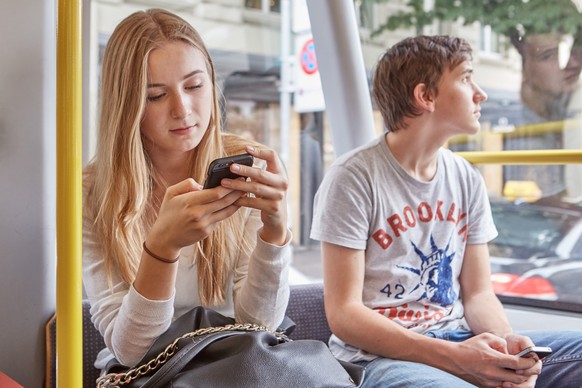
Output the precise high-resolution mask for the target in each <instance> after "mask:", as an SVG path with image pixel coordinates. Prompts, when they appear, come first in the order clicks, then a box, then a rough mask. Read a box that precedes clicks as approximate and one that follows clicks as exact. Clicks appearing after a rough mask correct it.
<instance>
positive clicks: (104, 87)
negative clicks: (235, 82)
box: [84, 9, 251, 304]
mask: <svg viewBox="0 0 582 388" xmlns="http://www.w3.org/2000/svg"><path fill="white" fill-rule="evenodd" d="M170 41H181V42H185V43H187V44H190V45H192V46H193V47H195V48H197V49H198V50H200V52H201V53H202V54H203V55H204V57H205V60H206V66H207V70H208V74H209V76H210V79H211V81H212V86H213V104H212V112H211V117H210V123H209V127H208V129H207V130H206V132H205V134H204V136H203V138H202V140H201V141H200V144H199V145H198V146H197V147H196V150H195V151H192V152H191V158H190V174H191V177H192V178H194V179H195V180H196V181H197V182H202V181H203V179H204V174H205V169H206V166H207V165H208V164H209V163H210V161H212V160H213V159H215V158H218V157H221V156H225V155H231V154H235V153H239V152H244V151H243V150H244V146H245V145H246V144H249V142H248V141H246V140H244V141H243V139H241V138H239V137H236V136H233V135H223V134H221V125H220V118H221V116H220V109H219V103H218V97H217V93H218V92H217V86H216V78H215V72H214V65H213V63H212V59H211V58H210V55H209V53H208V50H207V49H206V47H205V45H204V42H203V41H202V38H201V37H200V35H199V34H198V32H197V31H196V30H195V29H194V28H193V27H192V26H191V25H190V24H189V23H188V22H186V21H185V20H183V19H182V18H180V17H178V16H177V15H174V14H172V13H170V12H167V11H164V10H160V9H151V10H147V11H139V12H136V13H134V14H132V15H130V16H128V17H127V18H126V19H124V20H123V21H122V22H121V23H120V24H119V25H118V26H117V27H116V28H115V30H114V31H113V34H112V35H111V37H110V39H109V41H108V43H107V47H106V49H105V53H104V57H103V67H102V80H101V96H100V106H99V117H100V121H99V137H98V144H97V150H96V155H95V158H94V159H93V160H92V161H91V163H90V164H89V166H88V167H87V168H86V170H85V175H84V178H85V179H88V181H89V182H91V183H90V185H89V187H88V188H87V192H86V196H85V198H86V203H85V207H84V209H85V211H86V212H88V214H87V215H88V216H89V217H90V218H91V219H92V220H94V224H93V226H94V228H95V232H96V235H97V238H98V241H99V243H100V245H101V247H102V254H103V257H104V260H105V265H106V268H107V271H108V277H109V279H111V278H112V276H111V275H112V273H113V272H114V271H117V272H118V273H119V275H120V276H121V278H122V279H123V280H124V281H125V282H127V283H128V284H131V282H133V280H134V278H135V275H136V272H137V268H138V265H139V261H140V258H141V254H142V246H141V245H142V242H143V240H144V238H145V235H146V233H147V231H148V230H149V228H150V227H151V226H152V225H153V223H154V221H155V219H156V217H157V210H156V209H157V208H158V206H159V203H158V204H155V203H154V201H155V200H156V199H155V198H154V197H153V195H152V193H153V188H154V187H156V186H160V185H161V186H165V184H164V182H163V180H162V179H161V177H160V176H159V174H158V173H157V171H156V169H155V167H154V166H153V164H152V162H151V160H150V158H149V156H148V154H147V151H146V150H145V148H144V144H143V142H142V136H141V131H140V122H141V120H142V117H143V115H144V109H145V104H146V87H147V76H148V74H147V64H148V58H149V54H150V53H151V52H152V50H154V49H156V48H159V47H161V46H162V45H163V44H165V43H167V42H170ZM158 201H159V200H158ZM156 205H158V206H156ZM243 223H244V220H243V216H242V212H240V211H239V212H237V213H236V214H235V215H234V216H232V217H230V218H229V219H227V220H225V221H223V222H221V223H220V224H219V225H218V227H217V228H216V229H215V231H214V232H213V233H212V235H210V236H209V237H208V238H206V239H205V240H203V241H201V242H200V244H199V254H198V255H197V262H196V266H197V273H198V284H199V294H200V298H201V301H202V303H203V304H220V303H222V302H223V301H224V300H225V294H226V289H227V281H228V278H229V274H230V271H231V269H232V265H233V259H234V254H233V253H235V252H236V251H237V249H236V247H237V246H238V247H240V248H239V249H241V248H242V249H243V250H245V251H247V253H248V252H249V251H250V249H251V248H250V246H249V245H250V244H249V242H247V241H243V237H242V236H243V230H244V225H243ZM229 253H230V254H229Z"/></svg>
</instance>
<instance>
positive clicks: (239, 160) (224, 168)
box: [204, 154, 253, 189]
mask: <svg viewBox="0 0 582 388" xmlns="http://www.w3.org/2000/svg"><path fill="white" fill-rule="evenodd" d="M233 163H236V164H243V165H245V166H252V165H253V155H251V154H240V155H233V156H225V157H224V158H218V159H216V160H213V161H212V163H210V165H209V166H208V173H207V174H206V181H204V188H205V189H212V188H213V187H216V186H219V185H220V181H221V180H222V179H224V178H229V179H236V178H238V177H240V175H238V174H235V173H233V172H231V171H230V165H231V164H233Z"/></svg>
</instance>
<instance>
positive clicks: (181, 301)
mask: <svg viewBox="0 0 582 388" xmlns="http://www.w3.org/2000/svg"><path fill="white" fill-rule="evenodd" d="M239 211H243V212H245V234H246V236H245V238H247V239H249V240H250V241H256V244H254V245H255V249H254V250H253V251H252V253H251V255H250V256H247V255H245V254H244V253H243V252H242V250H239V249H237V250H235V251H233V252H230V253H229V254H233V255H236V256H237V257H236V261H235V265H234V271H233V273H232V274H231V276H230V279H229V290H228V292H227V300H226V302H225V303H224V304H223V305H221V306H209V307H211V308H213V309H214V310H216V311H219V312H221V313H222V314H224V315H227V316H234V317H235V319H236V320H237V322H247V323H258V324H261V325H265V326H268V327H270V328H276V327H277V326H278V325H279V324H280V323H281V322H282V320H283V318H284V316H285V310H286V308H287V302H288V300H289V282H288V269H289V264H290V262H291V246H290V241H291V232H288V239H287V242H286V244H285V245H284V246H275V245H271V244H268V243H266V242H264V241H262V240H261V239H260V237H259V236H258V234H259V231H260V230H259V229H260V228H261V226H262V223H261V220H260V214H259V212H258V211H256V210H250V209H245V208H242V209H240V210H239ZM92 225H93V220H91V219H88V218H86V217H84V218H83V285H84V287H85V291H86V293H87V297H88V298H89V302H90V304H91V319H92V321H93V323H94V324H95V326H96V327H97V329H98V330H99V332H100V333H101V335H103V338H104V339H105V344H106V345H107V348H106V349H103V350H102V351H101V352H100V353H99V355H98V357H97V360H96V362H95V367H97V368H98V369H103V368H104V367H105V365H106V363H107V361H109V360H110V359H111V358H112V357H113V356H115V357H116V358H117V359H118V361H120V362H121V363H122V364H124V365H127V366H135V365H136V364H137V363H138V362H139V361H140V360H141V359H142V358H143V356H144V355H145V353H146V352H147V350H148V349H149V347H150V346H151V344H152V343H153V342H154V341H155V339H156V338H157V337H158V336H159V335H160V334H162V333H163V332H164V331H165V330H166V329H167V328H168V327H169V326H170V323H171V322H172V321H173V320H174V319H175V318H177V317H179V316H180V315H182V314H184V313H185V312H186V311H188V310H190V309H192V308H193V307H196V306H199V305H201V302H200V298H199V295H198V282H197V273H196V265H195V258H196V255H197V252H196V251H195V246H190V247H186V248H184V249H182V251H181V254H180V259H179V264H178V266H179V267H178V275H177V279H176V284H175V290H174V295H173V297H171V298H170V299H168V300H148V299H146V298H144V297H143V296H142V295H140V294H139V293H138V292H137V291H136V290H135V288H134V287H133V286H132V285H128V284H127V283H125V282H123V281H122V280H121V278H120V277H119V276H118V275H114V276H113V283H112V286H110V285H109V282H108V279H107V272H106V269H105V261H104V260H103V256H102V253H101V249H100V247H99V243H98V241H97V238H96V236H95V233H94V231H93V226H92ZM251 246H252V245H251Z"/></svg>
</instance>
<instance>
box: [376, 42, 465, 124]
mask: <svg viewBox="0 0 582 388" xmlns="http://www.w3.org/2000/svg"><path fill="white" fill-rule="evenodd" d="M471 53H472V50H471V46H470V45H469V43H467V41H465V40H464V39H461V38H456V37H451V36H446V35H440V36H424V35H420V36H416V37H412V38H407V39H404V40H402V41H401V42H399V43H397V44H395V45H394V46H392V47H391V48H389V49H388V50H386V52H385V53H384V55H382V57H381V58H380V60H379V61H378V64H377V65H376V71H375V74H374V81H373V94H374V98H375V100H376V104H377V105H378V109H379V110H380V113H381V114H382V118H383V119H384V125H385V126H386V128H387V129H388V131H391V132H394V131H397V130H399V129H402V128H405V127H406V126H405V123H404V118H405V117H415V116H419V115H420V114H421V112H420V111H419V110H418V109H417V107H416V106H415V105H414V103H413V99H412V96H413V93H414V88H415V87H416V85H418V84H421V83H423V84H425V85H426V87H427V89H428V90H429V91H431V92H432V93H434V95H435V96H436V95H437V93H438V83H439V80H440V78H441V76H442V75H443V73H444V71H445V70H446V69H447V68H448V69H449V70H451V69H454V68H455V67H456V66H458V65H460V64H461V63H462V62H464V61H470V60H471V59H472V54H471Z"/></svg>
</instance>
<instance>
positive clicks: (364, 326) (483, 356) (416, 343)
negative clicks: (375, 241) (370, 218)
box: [322, 242, 532, 386]
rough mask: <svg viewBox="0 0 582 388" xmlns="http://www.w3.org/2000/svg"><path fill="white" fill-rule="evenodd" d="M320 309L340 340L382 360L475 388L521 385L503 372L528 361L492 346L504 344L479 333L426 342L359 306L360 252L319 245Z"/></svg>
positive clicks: (362, 258)
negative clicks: (430, 370) (440, 373)
mask: <svg viewBox="0 0 582 388" xmlns="http://www.w3.org/2000/svg"><path fill="white" fill-rule="evenodd" d="M322 254H323V273H324V275H323V277H324V291H325V292H324V293H325V311H326V315H327V320H328V323H329V326H330V328H331V331H332V332H333V333H334V334H335V335H336V336H338V337H339V338H340V339H342V340H343V341H344V342H346V343H348V344H350V345H352V346H355V347H357V348H360V349H363V350H365V351H367V352H370V353H373V354H377V355H379V356H382V357H386V358H391V359H399V360H406V361H414V362H419V363H423V364H427V365H431V366H433V367H436V368H439V369H442V370H445V371H447V372H449V373H452V374H454V375H457V376H459V377H461V378H463V379H465V380H467V381H470V382H472V383H474V384H477V385H479V386H497V385H498V384H496V382H501V381H509V382H514V383H518V384H519V383H522V382H523V381H524V377H521V376H518V375H516V374H515V372H513V371H510V370H509V369H518V368H519V367H520V366H521V367H522V368H523V366H522V365H521V363H524V364H525V363H527V365H528V366H530V367H531V365H530V364H531V363H532V360H516V358H515V357H512V356H508V355H505V354H501V353H499V352H498V351H496V350H494V349H495V347H500V346H504V344H505V341H504V340H503V339H502V338H500V337H498V336H495V335H492V334H483V335H481V336H478V337H474V338H472V339H469V340H467V341H465V342H462V343H455V342H449V341H443V340H438V339H434V338H430V337H427V336H424V335H421V334H418V333H415V332H413V331H411V330H407V329H405V328H403V327H402V326H400V325H398V324H396V323H394V322H392V321H391V320H390V319H389V318H387V317H385V316H383V315H381V314H378V313H376V312H374V311H373V310H371V309H369V308H368V307H366V306H364V304H363V302H362V290H363V287H364V273H365V255H364V251H361V250H354V249H350V248H346V247H342V246H339V245H335V244H330V243H325V242H324V243H322Z"/></svg>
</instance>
